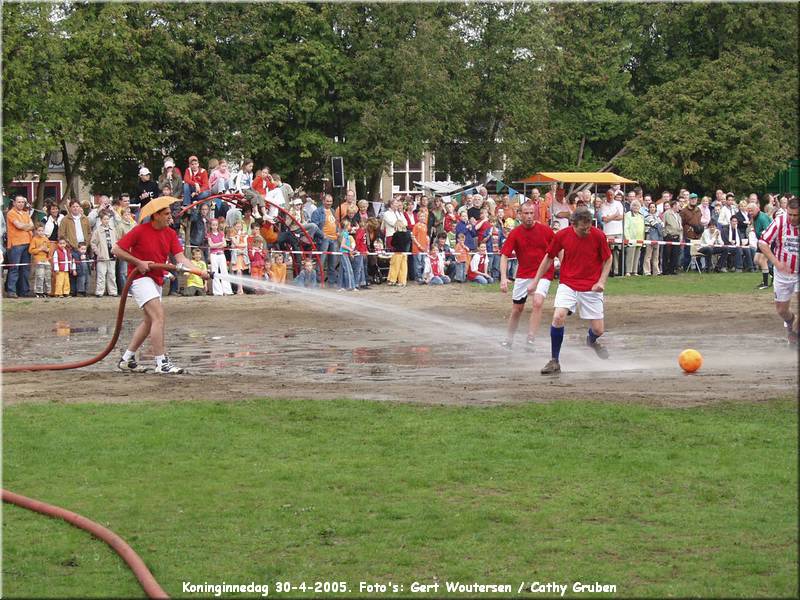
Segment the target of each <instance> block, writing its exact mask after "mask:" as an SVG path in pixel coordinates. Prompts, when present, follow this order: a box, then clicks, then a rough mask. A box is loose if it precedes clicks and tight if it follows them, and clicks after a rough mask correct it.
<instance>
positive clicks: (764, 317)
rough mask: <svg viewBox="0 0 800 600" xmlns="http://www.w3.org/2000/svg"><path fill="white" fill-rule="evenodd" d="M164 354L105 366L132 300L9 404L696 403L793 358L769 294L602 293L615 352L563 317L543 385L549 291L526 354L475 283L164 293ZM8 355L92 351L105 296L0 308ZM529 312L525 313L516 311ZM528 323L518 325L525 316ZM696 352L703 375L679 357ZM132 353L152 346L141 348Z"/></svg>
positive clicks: (736, 392)
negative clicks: (122, 367)
mask: <svg viewBox="0 0 800 600" xmlns="http://www.w3.org/2000/svg"><path fill="white" fill-rule="evenodd" d="M164 302H165V307H166V311H167V319H168V335H167V345H168V351H169V354H170V356H171V357H172V358H173V360H174V361H175V362H176V363H177V364H179V365H181V366H185V367H188V368H189V370H190V374H189V375H183V376H177V377H174V376H171V377H167V376H156V375H153V374H123V373H119V372H117V371H116V370H115V365H116V361H117V359H118V356H119V350H121V349H122V348H124V344H126V343H127V340H128V339H129V338H130V335H131V332H132V330H133V328H134V326H135V324H136V323H137V322H138V318H139V311H138V309H137V308H136V306H135V304H133V303H132V302H131V304H130V305H129V306H128V309H127V315H126V319H125V324H124V328H123V333H122V336H121V340H120V343H119V344H118V347H117V350H115V351H114V352H113V353H112V354H111V355H109V356H108V357H106V358H105V359H104V360H103V361H101V362H99V363H96V364H95V365H92V366H90V367H87V368H84V369H81V370H73V371H56V372H42V373H22V374H7V375H5V376H4V379H3V401H4V403H5V404H14V403H19V402H135V401H140V400H156V399H157V400H182V401H190V400H200V399H211V400H226V401H227V400H229V401H236V400H240V399H246V398H259V397H272V398H312V399H334V398H356V399H374V400H391V401H404V402H416V403H438V404H483V405H488V404H497V403H519V402H529V401H533V402H537V401H551V400H559V399H565V398H570V399H572V398H574V399H594V400H602V401H618V402H636V403H644V404H652V405H665V406H692V405H697V404H705V403H712V402H718V401H758V400H764V399H769V398H774V397H779V396H793V395H795V394H796V391H797V354H796V352H793V351H792V350H790V349H789V348H788V347H787V345H786V342H785V334H784V330H783V327H782V326H781V323H780V321H779V319H778V318H777V317H776V316H775V314H774V310H773V306H772V302H771V294H768V293H762V294H746V295H739V296H737V295H719V296H706V297H702V298H701V297H695V298H685V297H684V298H679V297H667V298H653V297H635V296H617V297H615V296H613V295H611V296H609V297H608V298H607V299H606V327H607V334H606V335H605V336H604V338H603V339H604V342H605V344H606V345H607V347H608V349H609V351H610V353H611V358H610V360H608V361H601V360H599V359H598V358H596V357H595V356H594V353H593V352H592V351H591V350H589V349H588V348H586V347H585V346H583V339H584V338H585V334H586V326H587V324H586V323H585V322H581V321H580V320H578V319H577V317H575V316H573V317H571V318H570V319H569V320H568V322H567V329H566V337H565V341H564V347H563V350H562V356H561V363H562V368H563V372H562V374H561V375H560V376H558V377H555V378H546V377H543V376H541V375H540V374H539V369H541V367H542V366H543V365H544V364H545V363H546V362H547V360H548V359H549V351H550V341H549V333H548V330H549V320H550V317H551V316H552V302H553V294H552V293H551V294H550V297H549V298H548V300H547V302H546V303H545V312H544V316H543V325H542V327H541V329H540V333H541V334H542V335H541V341H540V343H539V344H538V345H537V349H536V352H534V353H533V354H528V353H526V352H524V351H523V348H522V345H523V344H522V342H523V341H524V325H522V326H521V327H520V333H518V336H517V340H516V341H517V346H518V347H516V348H514V350H513V351H512V352H509V351H506V350H504V349H502V348H500V346H499V342H500V341H501V340H503V339H504V328H505V320H506V318H507V316H508V313H509V311H510V306H511V301H510V297H509V296H508V295H502V294H500V293H499V292H493V293H492V292H486V291H482V290H477V289H475V288H473V287H471V286H458V285H450V286H446V287H444V288H429V287H427V286H424V287H417V286H414V287H408V288H405V289H398V288H388V287H386V286H379V287H375V286H373V289H371V290H368V291H363V292H352V293H336V292H324V291H317V292H311V293H303V292H300V291H291V292H272V293H267V294H264V295H247V296H233V297H206V298H180V297H168V298H165V299H164ZM2 308H3V311H2V312H3V336H2V352H3V360H4V364H7V365H13V364H26V363H42V362H45V363H51V362H67V361H74V360H81V359H84V358H88V357H91V356H94V355H96V354H97V353H98V352H99V351H100V350H101V349H102V348H103V347H104V346H105V344H106V343H107V341H108V340H109V339H110V337H111V333H112V327H113V319H114V316H115V314H116V308H117V303H116V301H115V300H114V299H111V298H104V299H96V298H79V299H63V300H60V299H49V300H13V301H5V302H3V307H2ZM528 314H529V313H528V312H527V311H526V313H525V317H524V319H525V320H526V319H527V315H528ZM525 322H526V321H523V323H525ZM689 347H692V348H696V349H697V350H699V351H700V352H701V353H702V354H703V356H704V359H705V362H704V365H703V367H702V369H701V370H700V371H699V372H697V373H695V374H693V375H685V374H683V373H682V372H681V371H680V369H679V368H678V366H677V362H676V358H677V355H678V354H679V352H680V351H681V350H683V349H685V348H689ZM143 358H144V360H143V362H144V364H147V365H150V364H151V362H152V360H151V359H152V354H151V352H150V350H149V348H148V346H147V344H146V345H145V347H144V348H143Z"/></svg>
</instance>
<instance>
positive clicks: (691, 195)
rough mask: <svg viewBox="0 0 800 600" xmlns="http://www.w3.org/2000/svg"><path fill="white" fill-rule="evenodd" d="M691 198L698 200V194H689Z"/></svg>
mask: <svg viewBox="0 0 800 600" xmlns="http://www.w3.org/2000/svg"><path fill="white" fill-rule="evenodd" d="M689 198H697V194H695V193H694V192H692V193H691V194H689Z"/></svg>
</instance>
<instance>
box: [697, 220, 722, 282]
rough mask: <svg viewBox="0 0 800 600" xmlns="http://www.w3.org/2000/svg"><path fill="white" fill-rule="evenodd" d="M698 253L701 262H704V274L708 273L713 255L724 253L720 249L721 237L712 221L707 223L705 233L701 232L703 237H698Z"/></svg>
mask: <svg viewBox="0 0 800 600" xmlns="http://www.w3.org/2000/svg"><path fill="white" fill-rule="evenodd" d="M698 252H699V253H700V254H702V255H703V261H704V262H705V267H704V269H703V270H704V271H705V272H706V273H710V272H711V262H712V257H713V255H715V254H716V255H720V254H723V253H724V252H725V250H724V248H723V247H722V236H721V235H720V233H719V229H717V224H716V223H715V222H714V221H709V222H708V226H707V227H706V229H705V231H703V235H701V236H700V248H699V250H698Z"/></svg>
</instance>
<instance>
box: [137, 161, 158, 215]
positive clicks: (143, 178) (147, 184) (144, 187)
mask: <svg viewBox="0 0 800 600" xmlns="http://www.w3.org/2000/svg"><path fill="white" fill-rule="evenodd" d="M159 196H161V191H160V190H159V189H158V184H157V183H156V182H155V181H153V178H152V175H151V174H150V169H148V168H147V167H142V168H141V169H139V185H138V186H137V190H136V197H137V198H138V199H139V203H140V204H141V206H140V207H139V210H141V209H142V208H144V207H145V205H146V204H147V203H148V202H150V200H154V199H156V198H158V197H159Z"/></svg>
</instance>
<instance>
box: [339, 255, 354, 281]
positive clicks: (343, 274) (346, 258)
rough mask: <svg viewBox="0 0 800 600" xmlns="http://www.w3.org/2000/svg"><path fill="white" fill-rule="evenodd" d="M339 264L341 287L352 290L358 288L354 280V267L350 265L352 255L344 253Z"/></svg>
mask: <svg viewBox="0 0 800 600" xmlns="http://www.w3.org/2000/svg"><path fill="white" fill-rule="evenodd" d="M339 256H340V262H339V287H340V288H342V289H345V290H352V289H353V288H355V287H356V284H355V283H354V279H353V265H351V264H350V255H349V254H346V253H344V252H342V253H341V254H340V255H339Z"/></svg>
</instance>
